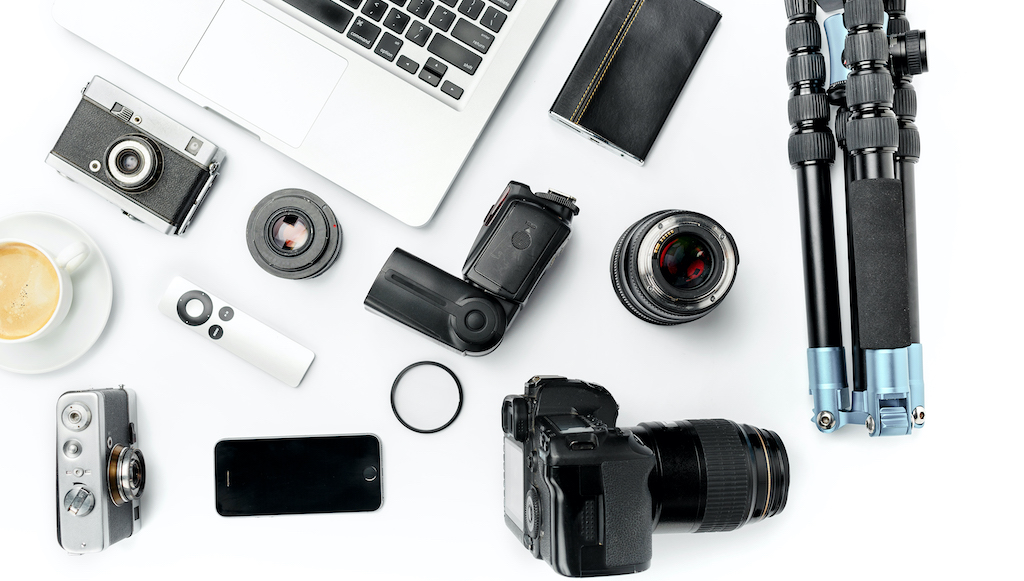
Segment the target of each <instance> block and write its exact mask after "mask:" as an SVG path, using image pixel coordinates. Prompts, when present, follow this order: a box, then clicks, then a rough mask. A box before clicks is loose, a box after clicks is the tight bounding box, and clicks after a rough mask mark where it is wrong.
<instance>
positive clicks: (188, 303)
mask: <svg viewBox="0 0 1024 581" xmlns="http://www.w3.org/2000/svg"><path fill="white" fill-rule="evenodd" d="M160 312H161V313H163V314H165V315H167V316H168V317H170V318H171V319H172V320H174V321H179V322H181V323H183V324H185V325H187V326H189V327H191V328H192V330H193V331H195V332H196V333H199V334H200V335H202V336H203V337H206V338H207V340H209V341H213V342H214V343H216V344H217V345H220V346H221V347H223V348H225V349H227V350H228V351H230V352H232V353H234V354H235V355H237V356H239V357H241V358H242V359H245V360H246V361H248V362H249V363H251V364H253V365H255V366H256V367H259V368H260V369H262V370H263V371H266V372H267V373H269V374H270V375H273V376H274V377H276V378H278V379H280V380H281V381H283V382H285V383H287V384H288V385H290V386H292V387H298V385H299V383H300V382H301V381H302V378H303V376H305V375H306V370H308V369H309V366H310V365H311V364H312V363H313V357H314V356H315V354H314V353H313V352H312V351H310V350H309V349H306V348H305V347H303V346H302V345H299V344H298V343H296V342H295V341H292V340H291V339H289V338H288V337H285V336H284V335H282V334H281V333H278V332H277V331H275V330H273V329H271V328H270V327H268V326H266V325H264V324H263V323H261V322H259V321H257V320H256V319H254V318H252V317H250V316H249V315H246V314H245V313H243V312H241V311H239V310H237V309H235V308H234V307H232V306H230V305H229V304H227V303H225V302H224V301H222V300H220V299H218V298H217V297H215V296H213V295H211V294H209V293H207V292H206V291H204V290H202V289H201V288H199V286H198V285H195V284H192V283H191V282H189V281H187V280H185V279H183V278H181V277H180V276H176V277H174V280H172V281H171V285H170V286H169V287H167V292H165V293H164V296H163V298H162V299H160Z"/></svg>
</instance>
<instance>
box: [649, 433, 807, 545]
mask: <svg viewBox="0 0 1024 581" xmlns="http://www.w3.org/2000/svg"><path fill="white" fill-rule="evenodd" d="M629 429H630V430H632V432H633V434H634V435H636V436H637V437H638V438H639V439H640V441H641V442H642V443H643V444H644V445H645V446H647V447H648V448H650V449H651V450H652V451H653V452H654V456H655V461H656V464H655V467H654V471H653V472H652V473H651V478H650V481H649V482H650V488H651V498H652V500H653V503H654V521H655V530H656V531H657V532H691V533H704V532H721V531H731V530H735V529H738V528H739V527H741V526H743V525H745V524H747V523H748V522H750V521H759V520H764V519H766V518H768V517H770V516H774V515H775V514H777V513H779V512H780V511H782V509H783V508H785V506H786V499H787V497H788V493H789V457H788V455H787V454H786V448H785V446H783V444H782V439H781V438H779V436H778V435H777V434H776V433H775V432H772V431H771V430H762V429H760V428H756V427H754V426H750V425H747V424H737V423H736V422H732V421H729V420H688V421H680V422H670V423H661V422H645V423H641V424H640V425H639V426H637V427H634V428H629Z"/></svg>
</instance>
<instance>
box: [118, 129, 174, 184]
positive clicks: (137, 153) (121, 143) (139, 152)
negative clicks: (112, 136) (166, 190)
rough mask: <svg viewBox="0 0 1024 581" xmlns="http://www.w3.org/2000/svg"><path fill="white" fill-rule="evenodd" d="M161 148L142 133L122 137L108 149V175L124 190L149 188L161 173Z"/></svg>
mask: <svg viewBox="0 0 1024 581" xmlns="http://www.w3.org/2000/svg"><path fill="white" fill-rule="evenodd" d="M160 166H161V160H160V153H159V149H157V148H156V146H154V145H153V143H152V142H150V140H149V139H147V138H145V137H143V136H141V135H126V136H124V137H121V138H120V139H118V140H117V141H115V142H114V144H113V145H111V146H110V149H108V150H107V175H108V176H110V179H111V180H112V181H113V182H114V184H115V185H117V186H118V187H119V188H121V189H122V190H125V191H127V192H138V191H141V190H144V189H146V188H148V187H149V186H150V185H152V184H153V182H154V181H155V180H156V178H157V176H158V175H159V173H160Z"/></svg>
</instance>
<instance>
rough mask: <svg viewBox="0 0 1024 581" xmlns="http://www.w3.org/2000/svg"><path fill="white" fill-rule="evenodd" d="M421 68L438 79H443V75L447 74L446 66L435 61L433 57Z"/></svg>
mask: <svg viewBox="0 0 1024 581" xmlns="http://www.w3.org/2000/svg"><path fill="white" fill-rule="evenodd" d="M423 68H424V69H426V70H428V71H430V72H432V73H434V74H435V75H437V76H438V77H443V76H444V74H445V73H447V72H448V65H446V64H444V63H443V62H441V61H439V60H437V59H436V58H434V57H430V58H428V59H427V64H425V65H423Z"/></svg>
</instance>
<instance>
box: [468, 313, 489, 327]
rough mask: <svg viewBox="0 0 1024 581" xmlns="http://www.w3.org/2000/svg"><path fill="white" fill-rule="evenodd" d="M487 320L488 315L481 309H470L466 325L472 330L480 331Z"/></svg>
mask: <svg viewBox="0 0 1024 581" xmlns="http://www.w3.org/2000/svg"><path fill="white" fill-rule="evenodd" d="M486 322H487V317H486V316H485V315H484V314H483V313H481V312H480V311H470V312H469V314H468V315H466V327H467V328H468V329H469V330H470V331H479V330H480V329H483V328H484V323H486Z"/></svg>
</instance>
